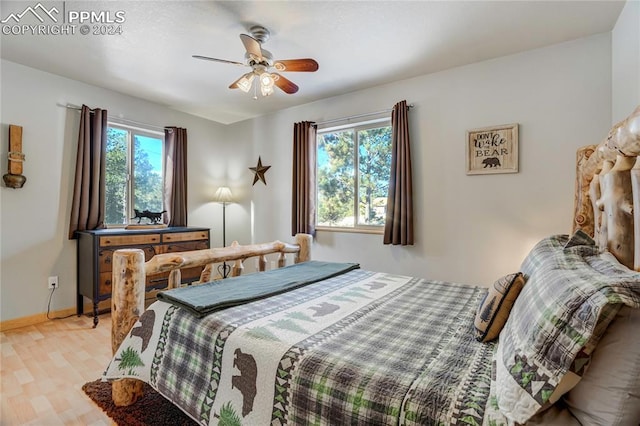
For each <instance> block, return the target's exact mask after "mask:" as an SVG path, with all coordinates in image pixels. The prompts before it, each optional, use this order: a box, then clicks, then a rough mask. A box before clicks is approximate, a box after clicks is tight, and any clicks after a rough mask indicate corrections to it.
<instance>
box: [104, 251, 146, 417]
mask: <svg viewBox="0 0 640 426" xmlns="http://www.w3.org/2000/svg"><path fill="white" fill-rule="evenodd" d="M145 281H146V274H145V270H144V252H143V251H142V250H140V249H123V250H116V251H115V253H113V279H112V282H113V288H112V290H113V291H112V293H111V350H112V352H113V353H114V354H115V353H116V351H117V350H118V348H119V347H120V344H121V343H122V341H123V340H124V338H125V337H126V336H127V334H128V333H129V331H130V330H131V327H133V325H134V324H135V323H136V321H137V320H138V318H139V317H140V315H142V312H144V294H145ZM143 385H144V383H143V382H141V381H140V380H136V379H121V380H116V381H114V382H113V383H112V388H111V398H112V399H113V402H114V404H115V405H117V406H120V407H122V406H125V405H131V404H133V403H134V402H136V401H137V400H138V398H140V397H141V396H142V395H143Z"/></svg>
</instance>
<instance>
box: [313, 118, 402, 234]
mask: <svg viewBox="0 0 640 426" xmlns="http://www.w3.org/2000/svg"><path fill="white" fill-rule="evenodd" d="M316 161H317V178H316V179H317V228H319V229H322V228H325V229H341V228H342V229H354V230H362V231H366V230H369V231H379V232H381V231H382V227H383V226H384V221H385V216H386V208H387V192H388V189H389V173H390V169H391V122H390V120H389V119H388V118H385V119H383V120H376V121H374V122H367V123H359V124H351V125H349V126H340V127H334V128H327V129H322V130H318V133H317V160H316Z"/></svg>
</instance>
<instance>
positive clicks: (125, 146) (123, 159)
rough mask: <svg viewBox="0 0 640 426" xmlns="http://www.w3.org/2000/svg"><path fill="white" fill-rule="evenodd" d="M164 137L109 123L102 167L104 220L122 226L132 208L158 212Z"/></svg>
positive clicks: (161, 191)
mask: <svg viewBox="0 0 640 426" xmlns="http://www.w3.org/2000/svg"><path fill="white" fill-rule="evenodd" d="M163 148H164V134H163V133H160V132H154V131H151V130H144V129H138V128H133V127H128V126H124V125H121V124H114V123H109V127H108V128H107V155H106V166H105V181H106V184H105V221H106V223H107V225H125V224H128V223H129V222H130V221H131V218H133V217H134V211H133V210H134V209H137V210H140V211H143V210H149V211H152V212H161V211H162V210H164V209H163V208H162V207H163V206H162V193H163V184H164V176H163V165H162V162H163V158H164V153H163Z"/></svg>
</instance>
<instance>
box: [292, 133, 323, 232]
mask: <svg viewBox="0 0 640 426" xmlns="http://www.w3.org/2000/svg"><path fill="white" fill-rule="evenodd" d="M316 133H317V126H316V125H315V123H312V122H310V121H302V122H299V123H295V124H294V125H293V179H292V181H293V188H292V197H291V235H296V234H298V233H306V234H311V235H315V234H316Z"/></svg>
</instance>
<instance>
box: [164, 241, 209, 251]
mask: <svg viewBox="0 0 640 426" xmlns="http://www.w3.org/2000/svg"><path fill="white" fill-rule="evenodd" d="M208 248H209V242H208V241H184V242H177V243H172V244H166V245H165V246H164V252H165V253H176V252H180V251H192V250H203V249H208Z"/></svg>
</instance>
